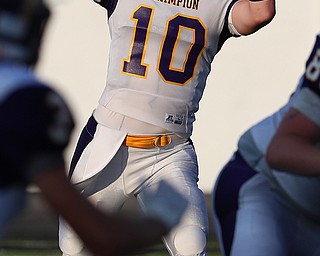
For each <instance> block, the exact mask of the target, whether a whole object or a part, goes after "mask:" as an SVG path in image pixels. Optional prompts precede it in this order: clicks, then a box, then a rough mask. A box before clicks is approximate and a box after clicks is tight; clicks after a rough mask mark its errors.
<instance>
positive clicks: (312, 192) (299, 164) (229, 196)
mask: <svg viewBox="0 0 320 256" xmlns="http://www.w3.org/2000/svg"><path fill="white" fill-rule="evenodd" d="M319 81H320V34H319V35H318V36H317V38H316V42H315V45H314V48H313V50H312V52H311V55H310V57H309V59H308V60H307V63H306V71H305V73H304V75H303V76H302V77H301V79H300V81H299V84H298V86H297V88H296V90H295V92H294V94H292V96H291V97H290V99H289V101H288V103H287V104H286V105H285V106H283V107H282V108H281V109H280V110H279V111H278V112H275V113H274V114H272V115H271V116H269V117H267V118H266V119H264V120H262V121H260V122H259V123H257V124H255V125H254V126H252V127H251V128H250V129H249V130H247V131H246V132H245V133H244V134H243V135H242V136H241V138H240V140H239V142H238V151H237V152H235V154H234V155H233V157H232V158H231V159H230V161H229V162H228V163H227V164H226V165H225V166H224V168H223V169H222V171H221V173H220V175H219V177H218V179H217V181H216V184H215V188H214V190H213V193H212V200H213V220H214V225H215V228H216V232H217V236H218V239H219V242H220V248H221V251H222V255H226V256H229V255H231V256H237V255H239V256H242V255H246V256H256V255H259V256H264V255H265V256H270V255H272V256H283V255H290V256H301V255H320V243H319V242H320V238H319V234H320V178H319V175H320V151H319V149H318V148H317V144H318V143H319V142H320V127H319V126H320V83H319ZM279 126H280V127H279ZM288 133H289V134H288ZM275 134H276V135H275ZM274 135H275V137H274V138H273V136H274ZM272 138H273V139H272ZM270 142H271V143H270ZM269 145H270V148H269V149H268V146H269ZM266 154H267V155H266ZM266 156H267V158H266ZM267 160H268V163H269V164H270V165H269V164H268V163H267ZM270 166H271V167H270ZM272 168H275V169H272ZM280 170H281V171H280ZM283 170H286V171H283Z"/></svg>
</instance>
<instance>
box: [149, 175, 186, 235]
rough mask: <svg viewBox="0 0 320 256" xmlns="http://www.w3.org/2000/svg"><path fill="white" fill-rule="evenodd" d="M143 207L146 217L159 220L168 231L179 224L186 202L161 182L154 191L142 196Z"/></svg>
mask: <svg viewBox="0 0 320 256" xmlns="http://www.w3.org/2000/svg"><path fill="white" fill-rule="evenodd" d="M144 206H145V212H146V213H147V214H148V215H150V216H154V217H157V218H160V219H161V220H162V221H163V222H164V223H165V225H166V226H167V228H168V229H169V230H170V229H172V228H173V227H174V226H176V225H177V224H178V223H179V222H180V220H181V218H182V216H183V214H184V212H185V210H186V208H187V207H188V201H187V199H186V198H185V197H184V196H183V195H182V194H181V193H179V192H178V191H176V190H175V189H174V188H173V187H172V186H171V185H169V184H168V183H167V182H164V181H161V182H160V183H159V187H158V189H157V190H156V191H154V192H153V193H148V194H147V195H144Z"/></svg>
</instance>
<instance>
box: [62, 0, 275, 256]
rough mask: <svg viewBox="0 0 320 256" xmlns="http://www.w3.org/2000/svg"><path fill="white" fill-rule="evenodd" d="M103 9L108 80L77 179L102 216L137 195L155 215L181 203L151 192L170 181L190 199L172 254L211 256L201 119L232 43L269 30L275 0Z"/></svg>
mask: <svg viewBox="0 0 320 256" xmlns="http://www.w3.org/2000/svg"><path fill="white" fill-rule="evenodd" d="M95 2H97V3H98V4H99V5H100V6H101V7H103V8H105V9H106V11H107V23H108V25H109V31H110V35H111V46H110V51H109V52H110V56H109V65H108V70H107V81H106V87H105V90H104V92H103V94H102V96H101V97H100V100H99V104H98V106H97V107H96V109H95V110H94V112H93V115H92V116H91V117H90V118H89V121H88V123H87V125H86V126H85V128H84V129H83V132H82V134H81V136H80V138H79V141H78V145H77V147H76V150H75V153H74V156H73V159H72V162H71V168H70V172H69V176H70V178H71V181H72V182H73V183H74V184H75V185H76V187H77V188H78V189H79V190H81V192H82V194H83V195H85V196H86V197H88V199H89V200H90V201H91V202H93V203H94V204H95V205H96V207H97V208H99V209H103V210H105V211H112V212H118V211H119V210H120V209H121V207H122V206H123V204H124V203H125V201H126V200H128V198H130V197H136V198H137V200H138V202H139V204H140V206H141V208H142V209H143V210H144V212H145V213H146V214H148V213H149V211H150V208H149V204H150V202H152V201H154V200H156V199H157V198H160V199H161V200H162V202H163V203H165V202H166V201H167V200H169V198H170V197H171V194H170V192H166V191H163V192H162V193H153V196H152V197H150V196H147V193H149V192H152V191H155V190H156V189H157V187H158V184H159V182H161V181H166V182H168V183H169V184H171V185H172V186H173V187H174V188H176V189H177V190H178V191H179V192H181V193H182V194H184V195H185V196H186V198H187V199H188V200H189V208H188V209H187V211H186V212H185V214H184V216H183V218H182V221H181V222H180V224H179V225H178V226H177V227H176V228H175V229H174V230H172V232H170V233H169V234H168V235H167V236H165V237H164V243H165V245H166V247H167V249H168V252H169V253H170V254H171V255H206V239H207V233H208V216H207V209H206V204H205V198H204V195H203V192H202V191H201V190H200V189H199V187H198V184H197V183H198V163H197V156H196V152H195V149H194V147H193V145H192V142H191V140H190V136H191V135H192V130H193V122H194V121H195V113H196V112H197V111H198V108H199V101H200V99H201V97H202V94H203V91H204V88H205V85H206V79H207V76H208V75H209V73H210V70H211V63H212V62H213V59H214V57H215V55H216V54H217V53H218V52H219V50H220V49H221V47H222V45H223V43H224V42H225V41H226V40H227V39H228V38H229V37H238V36H240V35H248V34H252V33H254V32H256V31H257V30H258V29H260V28H262V27H263V26H265V25H266V24H268V23H269V22H270V21H271V20H272V19H273V17H274V15H275V1H274V0H255V1H252V0H239V1H237V0H201V1H199V0H182V1H166V0H141V1H136V0H121V1H118V0H99V1H98V0H95ZM101 25H103V24H101ZM212 143H213V145H214V141H213V142H212ZM158 207H159V208H162V204H159V205H158ZM163 214H164V215H169V213H166V212H163ZM81 246H82V245H81V243H77V241H76V236H75V235H73V232H72V229H70V228H69V227H68V225H65V223H64V222H63V219H61V222H60V248H61V250H62V251H63V253H64V255H87V254H86V253H85V252H84V251H81ZM83 248H84V247H83ZM84 250H85V248H84Z"/></svg>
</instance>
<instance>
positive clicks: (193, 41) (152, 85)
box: [96, 0, 234, 137]
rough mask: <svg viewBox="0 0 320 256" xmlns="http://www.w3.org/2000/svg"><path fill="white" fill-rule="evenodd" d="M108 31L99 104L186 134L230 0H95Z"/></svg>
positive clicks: (223, 29) (225, 27) (220, 39)
mask: <svg viewBox="0 0 320 256" xmlns="http://www.w3.org/2000/svg"><path fill="white" fill-rule="evenodd" d="M96 2H97V3H99V4H100V5H102V6H103V7H104V8H106V9H107V11H108V24H109V29H110V35H111V46H110V53H109V54H110V56H109V65H108V72H107V85H106V87H105V90H104V92H103V94H102V96H101V98H100V101H99V104H101V105H103V106H105V107H107V108H109V109H111V110H112V111H115V112H118V113H121V114H123V115H126V116H129V117H131V118H135V119H137V120H140V121H143V122H146V123H150V124H153V125H156V126H159V127H162V128H164V129H166V130H169V131H172V132H176V133H179V134H182V135H183V136H185V137H187V136H190V135H191V133H192V124H193V122H194V121H195V112H197V110H198V108H199V101H200V99H201V97H202V94H203V91H204V88H205V84H206V79H207V76H208V74H209V72H210V69H211V63H212V61H213V59H214V56H215V55H216V53H217V52H218V51H219V49H220V47H221V46H222V44H223V42H224V41H225V40H226V39H227V38H228V37H230V36H231V33H230V32H229V29H228V14H229V12H230V9H231V7H232V6H233V3H234V1H233V0H139V1H137V0H118V1H110V0H109V1H103V0H102V1H97V0H96Z"/></svg>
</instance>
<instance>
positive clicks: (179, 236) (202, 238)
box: [174, 225, 207, 255]
mask: <svg viewBox="0 0 320 256" xmlns="http://www.w3.org/2000/svg"><path fill="white" fill-rule="evenodd" d="M206 244H207V236H206V233H205V231H203V230H202V229H201V228H200V227H198V226H194V225H192V226H186V227H183V228H181V229H179V230H178V231H177V233H176V235H175V237H174V246H175V248H176V250H177V252H178V254H179V255H205V250H206V249H205V248H206Z"/></svg>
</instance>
